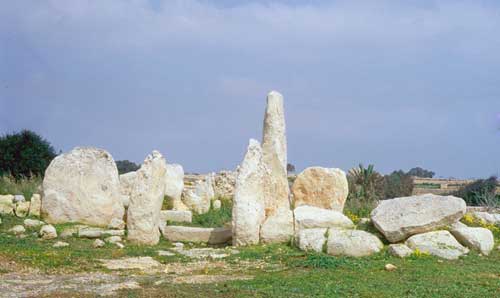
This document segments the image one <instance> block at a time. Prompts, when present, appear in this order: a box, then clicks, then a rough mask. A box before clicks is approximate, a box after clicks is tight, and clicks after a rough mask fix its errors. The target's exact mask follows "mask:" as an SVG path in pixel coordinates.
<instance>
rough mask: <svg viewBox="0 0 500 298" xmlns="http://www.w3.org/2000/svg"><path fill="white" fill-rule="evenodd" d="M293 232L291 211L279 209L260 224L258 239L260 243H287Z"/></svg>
mask: <svg viewBox="0 0 500 298" xmlns="http://www.w3.org/2000/svg"><path fill="white" fill-rule="evenodd" d="M293 234H294V230H293V212H292V211H291V210H287V209H281V210H278V211H277V213H276V214H274V215H272V216H270V217H268V218H267V219H266V220H265V221H264V223H263V224H262V227H261V229H260V241H261V242H262V243H287V242H289V241H290V240H291V239H292V237H293Z"/></svg>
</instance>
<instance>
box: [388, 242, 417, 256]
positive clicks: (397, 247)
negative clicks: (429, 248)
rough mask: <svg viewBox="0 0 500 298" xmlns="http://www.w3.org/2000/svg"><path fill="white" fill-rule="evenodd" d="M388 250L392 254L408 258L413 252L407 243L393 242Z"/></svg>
mask: <svg viewBox="0 0 500 298" xmlns="http://www.w3.org/2000/svg"><path fill="white" fill-rule="evenodd" d="M388 251H389V253H390V254H391V255H393V256H395V257H398V258H406V257H408V256H410V255H411V254H413V250H412V249H411V248H409V247H408V246H406V245H405V244H391V245H389V249H388Z"/></svg>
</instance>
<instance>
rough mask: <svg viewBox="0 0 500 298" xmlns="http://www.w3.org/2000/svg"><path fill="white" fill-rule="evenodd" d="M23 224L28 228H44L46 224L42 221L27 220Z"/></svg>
mask: <svg viewBox="0 0 500 298" xmlns="http://www.w3.org/2000/svg"><path fill="white" fill-rule="evenodd" d="M23 224H24V226H25V227H27V228H37V227H39V226H43V225H44V224H45V223H44V222H43V221H41V220H36V219H29V218H27V219H25V220H24V222H23Z"/></svg>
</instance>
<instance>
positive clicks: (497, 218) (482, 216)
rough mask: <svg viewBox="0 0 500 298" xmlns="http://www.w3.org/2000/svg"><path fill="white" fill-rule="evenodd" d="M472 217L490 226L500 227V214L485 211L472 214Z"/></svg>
mask: <svg viewBox="0 0 500 298" xmlns="http://www.w3.org/2000/svg"><path fill="white" fill-rule="evenodd" d="M472 215H473V216H474V217H475V218H477V219H479V220H480V221H484V222H485V223H488V224H493V225H498V224H500V214H498V213H488V212H484V211H475V212H472Z"/></svg>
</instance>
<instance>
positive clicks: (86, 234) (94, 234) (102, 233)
mask: <svg viewBox="0 0 500 298" xmlns="http://www.w3.org/2000/svg"><path fill="white" fill-rule="evenodd" d="M124 235H125V230H105V229H101V228H91V227H84V228H81V229H78V237H80V238H89V239H96V238H101V237H109V236H124Z"/></svg>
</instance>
